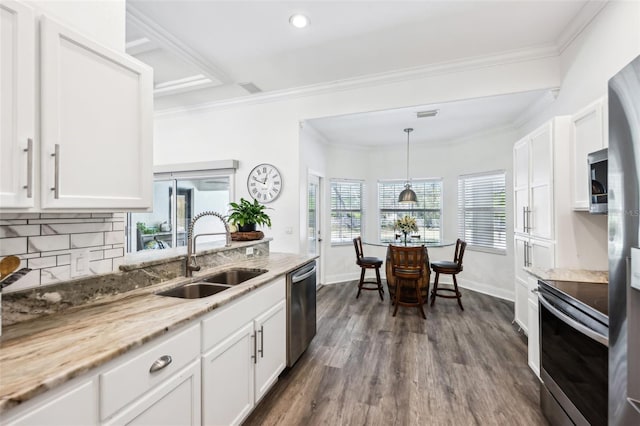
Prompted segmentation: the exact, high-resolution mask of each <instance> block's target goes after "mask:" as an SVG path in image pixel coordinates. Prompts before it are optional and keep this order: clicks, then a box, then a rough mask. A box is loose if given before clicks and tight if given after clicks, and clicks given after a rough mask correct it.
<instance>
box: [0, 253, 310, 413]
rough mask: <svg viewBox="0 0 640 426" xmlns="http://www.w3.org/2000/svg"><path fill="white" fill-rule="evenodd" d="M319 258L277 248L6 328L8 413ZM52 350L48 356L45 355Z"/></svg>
mask: <svg viewBox="0 0 640 426" xmlns="http://www.w3.org/2000/svg"><path fill="white" fill-rule="evenodd" d="M315 258H317V256H309V255H298V254H287V253H270V254H269V255H268V256H263V257H256V258H252V259H247V260H242V261H238V262H232V263H228V264H225V265H223V266H218V267H214V268H210V269H207V270H203V271H200V272H199V273H197V274H194V277H193V278H185V277H180V278H175V279H172V280H169V281H165V282H163V283H160V284H155V285H153V286H149V287H145V288H141V289H137V290H132V291H129V292H126V293H123V294H119V295H116V296H112V297H109V298H105V299H102V300H100V301H99V302H96V303H92V304H88V305H84V306H78V307H75V308H71V309H69V310H67V311H64V312H61V313H58V314H54V315H50V316H47V317H41V318H37V319H34V320H32V321H25V322H22V323H18V324H15V325H13V326H9V327H7V328H6V329H3V334H2V336H1V337H0V364H1V365H2V369H1V370H0V414H4V413H6V412H7V411H8V410H10V409H11V408H13V407H16V406H18V405H20V404H22V403H24V402H26V401H28V400H30V399H31V398H34V397H35V396H37V395H40V394H42V393H44V392H46V391H47V390H50V389H53V388H55V387H57V386H60V385H62V384H63V383H66V382H68V381H69V380H71V379H73V378H75V377H78V376H81V375H82V374H84V373H86V372H88V371H89V370H91V369H94V368H96V367H99V366H102V365H104V364H106V363H107V362H109V361H111V360H113V359H115V358H117V357H118V356H120V355H122V354H124V353H126V352H128V351H130V350H132V349H135V348H137V347H139V346H141V345H143V344H145V343H147V342H149V341H150V340H153V339H155V338H157V337H159V336H162V335H164V334H166V333H168V332H170V331H173V330H175V329H177V328H179V327H180V326H183V325H185V324H187V323H188V322H190V321H193V320H196V319H197V318H199V317H202V316H203V315H205V314H207V313H209V312H211V311H213V310H215V309H216V308H219V307H221V306H224V305H226V304H228V303H230V302H232V301H234V300H236V299H238V298H240V297H242V296H244V295H246V294H248V293H250V292H251V291H254V290H256V289H258V288H260V287H262V286H264V285H265V284H267V283H269V282H271V281H273V280H274V279H276V278H278V277H281V276H283V275H285V274H287V273H289V272H291V271H293V270H294V269H296V268H298V267H300V266H302V265H304V264H305V263H308V262H310V261H311V260H313V259H315ZM234 267H244V268H261V269H267V270H268V272H266V273H265V274H262V275H260V276H258V277H256V278H253V279H251V280H248V281H247V282H245V283H242V284H239V285H237V286H234V287H232V288H230V289H229V290H225V291H224V292H221V293H218V294H215V295H213V296H210V297H206V298H202V299H192V300H187V299H176V298H173V297H161V296H157V295H156V294H155V293H157V292H159V291H164V290H168V289H170V288H174V287H178V286H180V285H183V284H186V283H189V282H195V281H199V280H200V279H202V278H206V276H208V275H211V274H214V273H217V272H220V271H224V270H226V269H229V268H234ZM44 355H46V356H44Z"/></svg>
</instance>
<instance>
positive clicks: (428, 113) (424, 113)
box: [416, 109, 440, 118]
mask: <svg viewBox="0 0 640 426" xmlns="http://www.w3.org/2000/svg"><path fill="white" fill-rule="evenodd" d="M438 112H440V110H439V109H432V110H429V111H418V112H417V113H416V116H417V117H418V118H425V117H435V116H436V115H438Z"/></svg>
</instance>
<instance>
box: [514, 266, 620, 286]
mask: <svg viewBox="0 0 640 426" xmlns="http://www.w3.org/2000/svg"><path fill="white" fill-rule="evenodd" d="M524 270H525V271H527V272H529V273H530V274H532V275H535V276H536V277H538V278H540V279H541V280H555V281H576V282H585V283H598V284H608V283H609V271H594V270H589V269H561V268H552V269H543V268H536V267H529V268H524Z"/></svg>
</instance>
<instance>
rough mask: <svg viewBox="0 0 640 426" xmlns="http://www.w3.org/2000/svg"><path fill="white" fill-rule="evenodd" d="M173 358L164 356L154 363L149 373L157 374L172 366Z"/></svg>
mask: <svg viewBox="0 0 640 426" xmlns="http://www.w3.org/2000/svg"><path fill="white" fill-rule="evenodd" d="M171 361H173V360H172V359H171V357H170V356H169V355H162V356H161V357H160V358H158V359H156V360H155V361H153V364H151V367H149V373H155V372H156V371H160V370H162V369H163V368H165V367H166V366H168V365H169V364H171Z"/></svg>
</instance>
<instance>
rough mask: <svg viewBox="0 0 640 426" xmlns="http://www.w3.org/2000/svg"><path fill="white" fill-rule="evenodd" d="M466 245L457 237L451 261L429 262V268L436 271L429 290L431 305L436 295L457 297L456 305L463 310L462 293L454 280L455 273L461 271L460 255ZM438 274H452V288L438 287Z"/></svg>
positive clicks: (448, 297) (462, 253)
mask: <svg viewBox="0 0 640 426" xmlns="http://www.w3.org/2000/svg"><path fill="white" fill-rule="evenodd" d="M466 247H467V243H466V242H464V241H462V240H461V239H459V238H458V240H457V241H456V251H455V253H454V255H453V262H451V261H447V260H441V261H436V262H431V269H433V272H435V273H436V279H435V281H434V283H433V290H431V306H433V304H434V302H435V301H436V297H444V298H446V299H458V305H460V309H462V310H463V311H464V308H463V307H462V300H461V298H462V294H460V291H459V290H458V281H457V280H456V275H458V274H459V273H460V272H462V257H463V256H464V250H465V248H466ZM440 274H448V275H451V276H453V288H443V287H438V278H439V277H440ZM442 292H448V293H453V295H450V294H442Z"/></svg>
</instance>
